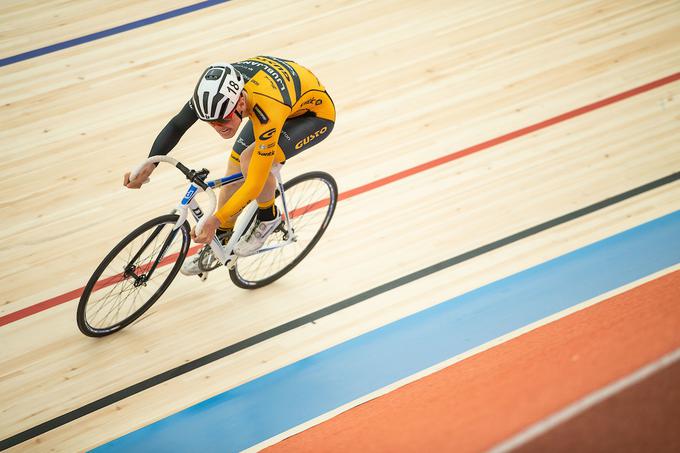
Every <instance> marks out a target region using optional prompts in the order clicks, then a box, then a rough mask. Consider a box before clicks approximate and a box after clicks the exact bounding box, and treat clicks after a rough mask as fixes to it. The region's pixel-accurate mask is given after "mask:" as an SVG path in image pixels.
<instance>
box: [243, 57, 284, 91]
mask: <svg viewBox="0 0 680 453" xmlns="http://www.w3.org/2000/svg"><path fill="white" fill-rule="evenodd" d="M243 64H247V65H250V66H255V67H257V68H260V69H262V70H263V71H264V72H266V73H267V74H268V75H269V77H271V78H272V79H273V80H274V81H275V82H276V83H277V85H278V88H279V90H281V91H287V90H286V83H285V82H284V81H283V79H282V78H281V76H280V75H279V73H278V72H276V70H275V69H274V68H272V67H271V66H269V65H268V64H265V63H262V62H259V61H253V60H246V61H244V62H243ZM286 76H287V75H286Z"/></svg>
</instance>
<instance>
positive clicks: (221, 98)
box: [192, 63, 245, 121]
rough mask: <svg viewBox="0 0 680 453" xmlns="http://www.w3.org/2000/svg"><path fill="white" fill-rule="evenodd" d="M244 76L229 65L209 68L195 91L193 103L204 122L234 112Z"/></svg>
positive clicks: (218, 64)
mask: <svg viewBox="0 0 680 453" xmlns="http://www.w3.org/2000/svg"><path fill="white" fill-rule="evenodd" d="M244 83H245V82H244V80H243V76H242V75H241V74H240V73H239V72H238V71H237V70H236V69H235V68H234V67H233V66H232V65H230V64H228V63H215V64H212V65H210V66H208V69H206V70H205V71H204V72H203V74H202V75H201V78H200V79H199V80H198V83H197V84H196V88H195V89H194V96H193V98H192V101H193V102H192V103H193V105H194V110H195V111H196V114H197V115H198V117H199V118H200V119H202V120H203V121H214V120H218V119H222V118H224V117H225V116H227V115H228V114H229V113H231V112H232V110H234V107H235V106H236V102H238V98H239V96H240V95H241V91H242V90H243V84H244Z"/></svg>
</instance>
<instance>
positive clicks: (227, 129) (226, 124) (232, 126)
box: [208, 112, 241, 138]
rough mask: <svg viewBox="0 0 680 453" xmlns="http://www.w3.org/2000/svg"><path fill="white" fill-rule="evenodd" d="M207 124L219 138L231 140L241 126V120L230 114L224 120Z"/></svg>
mask: <svg viewBox="0 0 680 453" xmlns="http://www.w3.org/2000/svg"><path fill="white" fill-rule="evenodd" d="M208 123H210V125H211V126H212V127H213V129H215V130H216V131H217V133H218V134H220V137H222V138H232V137H233V136H234V135H235V134H236V131H237V130H238V127H239V126H240V125H241V118H239V117H238V116H237V115H235V114H234V113H233V112H232V113H230V114H229V115H227V117H226V118H223V119H221V120H218V121H209V122H208Z"/></svg>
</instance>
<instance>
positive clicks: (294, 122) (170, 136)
mask: <svg viewBox="0 0 680 453" xmlns="http://www.w3.org/2000/svg"><path fill="white" fill-rule="evenodd" d="M233 66H234V67H235V68H236V70H237V71H239V73H241V75H242V76H243V77H244V78H245V81H246V83H245V85H244V88H243V91H244V92H245V93H246V104H247V109H246V111H247V114H248V117H249V119H250V121H249V122H248V123H247V124H246V125H245V126H244V127H243V128H242V130H241V133H240V135H239V137H238V139H237V140H236V144H235V145H234V148H233V150H232V155H231V158H232V159H233V160H235V161H239V156H240V154H241V152H242V151H243V150H244V149H245V148H246V147H247V146H250V145H251V144H253V143H254V145H255V149H254V150H253V155H252V157H251V160H250V164H249V167H248V176H247V178H246V180H245V182H244V183H243V186H241V187H240V188H239V189H238V190H237V191H236V193H235V194H234V195H233V196H232V197H231V199H230V200H229V201H228V202H227V203H226V204H225V205H224V206H223V207H222V208H221V209H220V210H219V211H218V212H217V213H216V215H217V216H218V218H219V219H220V220H221V221H222V222H223V223H225V220H226V219H229V218H230V217H232V216H233V215H235V214H237V213H238V212H240V211H241V209H243V208H244V207H245V206H246V205H247V204H248V203H249V202H250V201H251V200H253V199H255V198H257V196H258V195H259V194H260V192H261V191H262V187H264V184H265V182H266V180H267V177H268V175H269V172H270V170H271V166H272V163H273V162H274V161H276V162H283V161H285V160H286V157H290V156H292V155H295V154H297V153H298V152H300V151H302V150H304V149H306V148H308V147H310V146H313V145H314V144H316V143H319V142H320V141H321V140H323V139H324V138H325V137H326V136H328V134H329V133H330V131H331V130H332V129H333V124H334V122H335V107H334V106H333V101H331V98H330V97H329V96H328V93H326V89H325V88H324V86H323V85H321V83H320V82H319V80H318V79H317V78H316V76H315V75H314V74H312V72H311V71H309V70H308V69H307V68H305V67H303V66H300V65H299V64H297V63H295V62H293V61H289V60H284V59H281V58H275V57H255V58H250V59H248V60H244V61H239V62H238V63H234V64H233ZM197 120H198V115H197V114H196V112H195V110H194V108H193V106H192V101H191V100H189V101H188V102H187V103H186V104H185V105H184V107H183V108H182V110H181V111H180V112H179V113H178V114H177V115H175V116H174V117H173V118H172V119H171V120H170V121H169V122H168V124H167V125H166V126H165V127H164V128H163V130H162V131H161V132H160V133H159V134H158V136H157V137H156V140H155V141H154V143H153V146H152V147H151V152H150V153H149V155H150V156H154V155H159V154H168V153H169V152H170V151H171V150H172V149H173V148H174V147H175V145H177V143H178V142H179V140H180V138H181V137H182V135H184V133H185V132H186V131H187V130H188V129H189V128H190V127H191V126H192V125H193V124H194V123H195V122H196V121H197Z"/></svg>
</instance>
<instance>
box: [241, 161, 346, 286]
mask: <svg viewBox="0 0 680 453" xmlns="http://www.w3.org/2000/svg"><path fill="white" fill-rule="evenodd" d="M312 181H316V182H320V183H321V184H322V186H319V187H321V188H322V189H320V192H319V193H310V194H308V195H306V196H299V195H298V194H297V193H296V191H295V187H296V186H297V187H298V188H299V191H300V192H301V193H303V194H304V192H305V191H304V190H303V189H304V186H302V185H303V184H304V183H309V182H312ZM283 187H284V192H285V194H286V204H287V206H288V212H289V214H290V215H291V217H292V218H291V224H292V227H293V230H294V232H295V234H296V235H299V234H300V232H301V227H302V225H303V223H302V222H301V220H304V219H305V216H306V215H308V214H309V215H311V214H312V213H314V214H313V215H314V216H318V215H319V214H323V216H322V217H321V219H320V222H319V225H318V227H317V229H316V231H315V232H314V234H313V235H312V236H311V238H309V239H308V240H307V242H306V244H305V245H304V246H303V247H302V248H301V249H300V250H299V251H297V252H296V253H295V256H294V257H292V258H291V259H290V261H289V262H288V263H287V264H285V265H283V266H282V267H281V268H280V269H278V270H276V271H274V272H271V273H269V272H265V273H264V275H262V276H258V277H253V276H250V275H248V274H250V273H252V272H250V270H246V266H248V268H251V269H252V268H253V267H257V268H258V269H259V267H262V265H263V261H264V260H271V259H272V257H273V256H275V255H276V254H277V253H279V254H280V253H283V252H284V251H287V250H290V249H289V247H292V244H291V245H287V246H284V247H282V248H280V249H276V250H272V251H268V252H263V253H259V254H256V255H251V256H248V257H240V258H238V260H237V261H236V265H235V266H234V267H233V268H232V269H229V277H230V278H231V281H232V282H233V283H234V284H235V285H236V286H238V287H239V288H243V289H257V288H261V287H263V286H266V285H269V284H270V283H273V282H274V281H276V280H278V279H279V278H281V277H283V276H284V275H286V274H287V273H288V272H290V271H291V270H292V269H293V268H294V267H295V266H297V265H298V264H299V263H300V261H302V259H303V258H304V257H306V256H307V255H308V254H309V252H310V251H311V250H312V248H314V246H315V245H316V244H317V243H318V242H319V240H320V239H321V236H323V234H324V232H325V231H326V229H327V228H328V224H329V222H330V221H331V218H332V217H333V214H334V213H335V208H336V206H337V203H338V185H337V183H336V182H335V179H333V177H332V176H331V175H329V174H328V173H325V172H322V171H313V172H309V173H304V174H302V175H299V176H296V177H294V178H293V179H291V180H290V181H287V182H286V183H284V185H283ZM307 192H310V191H309V190H308V191H307ZM276 196H277V203H280V201H278V200H279V199H280V193H278V191H277V195H276ZM300 204H302V205H300ZM296 225H297V226H296ZM276 235H277V233H276V232H275V233H273V234H272V235H271V236H270V237H269V238H267V242H266V243H265V245H264V247H266V246H267V245H268V244H269V243H271V242H272V239H273V240H274V241H275V240H276ZM287 253H290V252H287ZM258 262H259V264H258Z"/></svg>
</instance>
